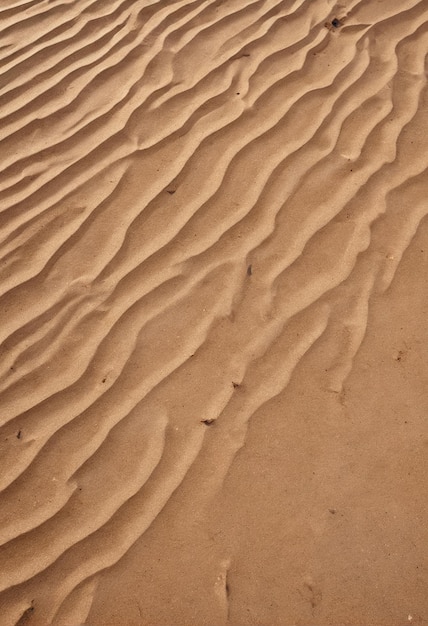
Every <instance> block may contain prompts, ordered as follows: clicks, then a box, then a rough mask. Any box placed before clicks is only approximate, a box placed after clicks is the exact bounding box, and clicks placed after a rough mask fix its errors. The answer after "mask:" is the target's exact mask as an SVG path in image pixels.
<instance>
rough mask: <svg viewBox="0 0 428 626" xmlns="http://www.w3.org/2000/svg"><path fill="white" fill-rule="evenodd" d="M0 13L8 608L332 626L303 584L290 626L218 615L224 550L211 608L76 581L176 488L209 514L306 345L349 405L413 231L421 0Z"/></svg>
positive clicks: (422, 47)
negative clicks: (378, 304) (125, 604)
mask: <svg viewBox="0 0 428 626" xmlns="http://www.w3.org/2000/svg"><path fill="white" fill-rule="evenodd" d="M334 18H337V19H338V20H340V23H336V27H334V26H332V25H331V21H332V20H333V19H334ZM0 23H1V25H2V39H1V48H0V55H1V88H0V110H1V116H2V124H1V155H2V156H1V158H2V161H3V167H2V171H1V175H0V185H1V187H0V196H1V203H0V207H1V222H0V226H1V229H0V232H1V248H0V251H1V265H0V288H1V300H0V316H1V323H0V333H1V355H2V358H1V362H0V368H1V371H0V385H1V388H0V391H1V394H0V402H1V412H0V418H1V437H0V444H1V454H0V464H1V474H0V479H1V490H2V491H1V507H0V538H1V546H0V591H1V595H0V606H1V609H0V613H1V620H0V622H1V624H2V625H4V626H9V625H14V624H24V623H28V624H37V625H45V624H46V625H47V624H58V625H60V626H61V625H63V626H67V625H68V626H73V625H77V624H83V623H85V622H86V623H87V624H91V625H94V626H95V625H96V626H105V625H107V624H129V625H133V624H152V626H153V625H154V626H155V625H156V624H169V626H172V625H177V626H180V624H192V625H193V624H195V625H196V624H197V625H198V626H201V625H202V624H212V626H220V625H221V624H223V623H226V622H228V623H229V624H232V625H233V626H237V625H243V624H247V623H248V624H250V623H251V624H253V623H254V624H259V625H260V624H262V625H263V626H268V625H273V624H284V625H287V626H288V625H290V626H291V624H301V625H303V624H305V625H306V626H307V625H308V624H311V625H312V624H317V626H323V625H326V624H335V625H336V626H338V625H339V624H344V623H345V621H341V620H344V619H345V616H344V615H341V614H340V613H337V614H335V613H334V612H332V611H331V610H330V612H328V611H326V612H325V613H316V610H318V609H317V606H318V604H319V602H321V597H322V591H320V590H319V589H318V587H317V586H316V584H315V583H313V582H311V580H309V579H308V580H306V582H304V585H303V587H302V589H303V591H301V593H300V595H301V597H302V598H303V599H302V602H303V603H304V604H305V606H306V605H307V610H309V611H312V613H311V612H309V614H308V615H309V617H308V616H306V617H305V615H306V614H304V613H302V614H301V615H300V618H301V619H302V621H301V622H299V621H298V619H299V615H296V614H294V613H292V611H291V609H290V611H291V612H290V613H289V614H287V613H286V610H287V603H286V599H285V600H284V605H283V606H282V607H281V608H280V609H278V610H281V611H282V613H278V614H277V613H275V612H274V609H269V608H268V607H267V608H266V607H265V609H266V611H267V612H266V613H265V617H264V618H263V617H260V616H256V617H250V616H247V617H246V616H245V614H244V613H239V610H238V609H236V610H235V612H234V609H233V587H231V592H230V594H231V595H230V599H229V597H228V596H229V586H228V583H227V571H228V570H229V569H230V568H231V567H232V565H231V561H227V559H226V560H225V561H224V562H222V563H223V564H222V565H221V566H220V565H219V567H220V570H221V571H220V570H219V571H220V574H219V576H218V577H217V579H216V580H217V582H216V585H217V587H218V586H220V591H219V592H218V589H217V587H216V588H214V586H213V590H212V594H211V595H212V597H213V598H214V600H213V602H214V605H215V602H217V604H218V608H217V609H213V611H214V613H212V614H211V617H210V616H209V615H205V614H204V615H202V614H198V613H197V612H196V613H191V612H190V609H186V608H183V607H182V609H181V610H182V613H181V614H180V615H181V617H177V615H178V613H176V612H174V611H176V609H173V608H172V607H171V606H170V607H169V608H168V607H167V608H162V611H166V613H165V615H164V614H163V613H162V615H161V609H160V608H159V607H158V613H156V606H155V607H154V608H153V611H154V612H153V613H151V614H150V616H147V615H148V613H147V612H146V613H145V609H144V608H143V610H142V611H141V610H140V611H139V612H137V611H136V608H135V607H133V608H132V611H131V609H130V610H129V612H128V613H123V612H122V613H121V618H118V617H117V616H116V617H111V613H110V611H111V610H113V609H112V608H111V607H110V608H105V610H103V609H102V606H101V604H100V602H97V597H99V598H101V597H103V596H102V593H103V592H102V584H103V580H104V579H103V577H104V576H105V575H106V573H107V572H111V574H112V575H113V576H114V575H115V574H114V572H115V571H116V570H115V569H114V567H113V566H116V564H118V566H120V564H121V563H122V562H123V561H121V560H122V559H123V558H124V557H125V556H126V555H128V554H130V551H131V552H132V550H133V548H134V547H135V546H136V542H138V541H140V540H141V538H143V537H144V536H145V533H146V531H148V529H150V528H152V526H153V525H154V523H155V522H156V524H160V525H162V523H163V522H162V520H163V519H164V518H163V517H162V516H163V515H166V513H165V507H167V506H173V498H174V496H176V497H178V494H182V498H183V503H184V502H186V501H189V502H191V501H192V498H193V502H194V506H195V508H197V509H198V511H199V512H198V514H200V515H202V516H203V515H204V513H203V511H204V507H208V509H209V506H210V503H212V502H213V500H215V499H216V498H217V496H218V494H219V493H220V492H221V490H222V486H223V485H224V481H225V480H226V479H227V475H228V472H229V471H230V468H231V466H232V464H233V461H234V459H236V457H237V454H238V451H239V450H240V449H242V447H243V446H244V443H245V440H246V436H247V434H248V424H249V421H250V420H251V418H252V417H253V416H254V415H255V413H256V412H257V411H258V410H259V409H261V408H263V407H266V406H268V405H267V403H269V401H271V400H272V399H274V398H277V397H282V396H281V394H284V393H285V390H286V388H287V386H288V385H289V382H290V380H291V379H292V376H293V372H295V371H297V370H296V368H302V367H304V364H305V363H306V362H308V363H309V361H310V359H311V355H312V354H314V350H315V349H316V347H317V346H320V345H323V346H326V347H325V349H324V352H322V354H324V355H325V358H324V361H323V362H321V361H319V360H318V363H319V369H320V371H322V372H323V376H322V381H321V383H320V385H321V388H322V391H323V393H324V396H325V398H327V400H326V402H330V403H331V402H333V403H335V404H336V405H337V406H338V407H343V406H345V405H346V397H345V396H346V394H345V391H344V389H345V388H344V384H345V382H346V380H347V379H348V377H349V376H350V374H351V371H352V370H353V365H354V364H355V359H356V355H357V352H358V351H359V348H360V346H361V344H362V342H363V340H364V338H365V337H366V330H367V321H368V316H369V315H370V310H371V308H370V301H372V300H373V299H376V298H379V297H381V295H382V294H386V293H389V290H390V289H391V285H392V284H393V278H394V275H395V274H396V272H397V268H398V270H399V268H400V261H401V260H402V257H403V255H405V253H406V250H408V249H411V248H412V246H414V245H415V243H414V242H415V238H416V237H418V236H419V234H420V231H421V228H420V226H421V224H424V228H425V229H426V223H427V222H426V220H425V221H423V220H424V217H425V216H426V214H427V213H428V204H427V198H428V178H427V173H426V168H427V165H428V138H427V137H428V136H427V133H426V123H427V105H428V91H427V82H426V72H425V70H426V51H427V47H428V6H427V3H426V0H420V1H417V0H400V1H398V0H396V1H392V0H378V1H376V0H343V2H339V3H337V4H334V2H332V1H330V0H315V1H310V0H295V1H293V0H282V1H281V0H246V1H245V2H244V1H241V0H227V1H225V0H204V1H203V0H171V1H168V2H164V1H161V0H73V1H66V0H50V1H48V0H4V1H3V2H2V5H1V9H0ZM317 358H318V357H317ZM397 358H398V357H397ZM308 359H309V361H307V360H308ZM308 367H309V366H308ZM299 371H300V370H299ZM296 376H297V378H299V376H298V375H297V374H296ZM211 420H214V422H211ZM264 428H266V429H269V424H268V423H266V424H265V426H264ZM261 463H262V464H263V463H268V460H267V459H265V460H264V461H263V460H262V462H261ZM186 494H187V495H186ZM189 494H190V495H189ZM192 494H193V495H192ZM308 497H310V495H309V493H308ZM186 498H187V500H186ZM183 506H184V504H183ZM189 510H190V509H189ZM205 510H207V509H206V508H205ZM167 519H169V518H168V516H166V517H165V522H164V523H165V524H168V522H167ZM177 519H178V518H177ZM284 523H285V522H284ZM155 528H156V527H155ZM153 532H154V531H153ZM350 539H351V538H350ZM148 541H149V539H147V542H148ZM153 541H154V542H156V540H155V539H154V540H153ZM154 545H155V544H154ZM153 550H154V553H155V552H156V550H155V549H153ZM159 550H161V548H160V547H159ZM148 554H149V553H148ZM150 554H153V552H150ZM147 558H148V559H149V557H147ZM112 567H113V569H111V570H108V568H112ZM177 567H178V566H177ZM222 568H223V569H222ZM222 572H223V573H222ZM418 575H419V576H421V575H422V574H418ZM117 580H118V585H120V582H119V576H118V575H117ZM260 585H262V586H263V583H262V582H260ZM415 585H416V583H415ZM415 585H414V587H415ZM415 588H416V587H415ZM98 589H101V591H98ZM265 591H266V589H265ZM98 593H100V594H101V595H100V596H97V594H98ZM141 593H142V594H144V590H143V591H142V592H141ZM177 593H178V595H179V596H180V591H178V592H177ZM207 593H208V592H207ZM209 593H211V591H210V592H209ZM325 593H326V592H324V597H325ZM305 594H306V595H305ZM208 595H209V594H208ZM333 595H334V594H333ZM393 596H394V597H395V592H394V593H393ZM210 597H211V596H210ZM229 600H230V606H229ZM210 601H211V600H210ZM105 602H107V599H105ZM204 602H207V606H208V605H210V604H209V602H208V600H206V599H201V605H202V604H203V603H204ZM146 604H147V600H146ZM214 605H213V606H214ZM404 605H405V603H404V604H403V607H404ZM105 606H106V607H107V605H105ZM137 606H138V602H137ZM400 606H401V605H400ZM308 607H309V608H308ZM392 608H393V609H394V606H393V607H392ZM395 608H397V607H395ZM425 608H427V609H428V605H427V607H425ZM411 609H412V607H411V606H409V608H408V609H407V608H404V609H403V610H404V611H405V612H404V613H397V614H396V615H395V617H394V618H393V619H395V620H397V621H391V616H387V615H385V625H386V624H388V625H390V626H395V625H396V624H397V625H398V624H404V623H406V620H407V619H408V620H409V622H412V621H413V623H421V624H422V623H427V621H420V622H417V619H420V620H422V618H423V617H424V616H423V614H422V613H421V611H422V609H421V607H420V606H419V608H418V611H419V613H417V615H416V614H415V616H413V615H412V614H411ZM147 610H148V609H147ZM177 610H178V609H177ZM186 610H187V611H188V612H187V613H186ZM192 610H193V609H192ZM194 610H195V611H196V609H194ZM201 610H202V609H201ZM210 610H211V609H210ZM216 610H218V613H215V611H216ZM269 610H270V611H271V612H269ZM305 610H306V609H305ZM320 610H321V609H320ZM168 611H169V613H168ZM284 611H285V612H284ZM302 611H303V609H302ZM407 612H408V613H409V617H408V615H407ZM156 615H157V617H156ZM194 615H197V617H194ZM278 615H282V618H281V617H278ZM380 615H381V616H382V615H383V614H382V613H380ZM192 616H193V617H192ZM410 618H411V619H410ZM119 619H120V621H118V620H119ZM181 619H182V621H180V620H181ZM376 619H377V621H375V622H372V623H376V624H377V625H378V626H383V623H381V621H379V619H380V618H379V616H378V617H377V618H376ZM424 619H425V620H428V611H427V612H426V613H425V617H424ZM251 620H253V621H251ZM305 620H306V621H305ZM349 620H350V621H349V622H346V623H349V624H353V625H356V624H362V625H364V626H369V622H368V621H365V620H367V618H365V617H364V613H363V609H362V605H359V606H357V607H356V609H355V613H354V614H353V615H351V616H350V617H349ZM403 620H404V621H403Z"/></svg>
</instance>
